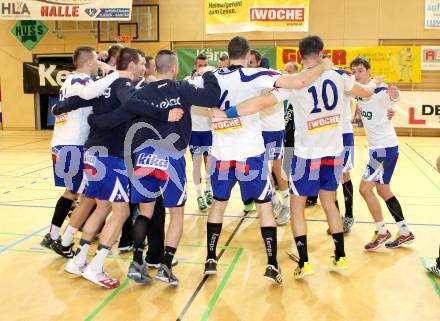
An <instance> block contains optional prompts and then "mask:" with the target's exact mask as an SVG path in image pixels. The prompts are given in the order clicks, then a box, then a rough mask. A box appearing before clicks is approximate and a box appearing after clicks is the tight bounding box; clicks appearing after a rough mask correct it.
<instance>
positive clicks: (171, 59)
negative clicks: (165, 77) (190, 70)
mask: <svg viewBox="0 0 440 321" xmlns="http://www.w3.org/2000/svg"><path fill="white" fill-rule="evenodd" d="M175 63H177V56H176V54H175V53H174V52H172V51H171V50H167V49H164V50H161V51H159V52H158V53H157V55H156V70H157V72H158V73H159V74H165V73H167V72H169V71H170V69H171V66H172V65H173V64H175Z"/></svg>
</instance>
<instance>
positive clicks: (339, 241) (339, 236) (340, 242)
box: [332, 232, 345, 260]
mask: <svg viewBox="0 0 440 321" xmlns="http://www.w3.org/2000/svg"><path fill="white" fill-rule="evenodd" d="M332 238H333V242H334V243H335V248H336V249H335V258H336V260H339V258H340V257H343V256H345V250H344V233H342V232H340V233H335V234H332Z"/></svg>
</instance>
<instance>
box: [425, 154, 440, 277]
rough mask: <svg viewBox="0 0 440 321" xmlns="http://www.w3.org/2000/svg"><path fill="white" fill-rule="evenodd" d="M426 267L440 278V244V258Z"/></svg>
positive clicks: (439, 256) (439, 254) (439, 251)
mask: <svg viewBox="0 0 440 321" xmlns="http://www.w3.org/2000/svg"><path fill="white" fill-rule="evenodd" d="M437 171H439V172H440V156H439V157H438V158H437ZM426 269H427V270H428V271H429V272H431V273H432V274H434V275H435V276H436V277H438V278H440V246H439V248H438V258H437V259H436V260H435V262H434V263H432V264H430V265H428V266H427V267H426Z"/></svg>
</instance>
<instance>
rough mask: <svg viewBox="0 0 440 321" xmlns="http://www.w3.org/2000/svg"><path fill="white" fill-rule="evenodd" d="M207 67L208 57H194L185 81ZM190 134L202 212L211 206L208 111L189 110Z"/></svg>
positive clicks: (210, 137)
mask: <svg viewBox="0 0 440 321" xmlns="http://www.w3.org/2000/svg"><path fill="white" fill-rule="evenodd" d="M206 66H208V57H206V55H205V54H203V53H201V54H199V55H198V56H197V57H196V61H195V64H194V72H193V75H191V76H190V77H188V78H187V79H194V76H197V75H198V72H200V70H201V69H202V68H204V67H206ZM191 120H192V132H191V138H190V141H189V151H190V153H191V156H192V160H193V161H192V164H193V168H192V175H193V181H194V185H195V187H196V193H197V205H198V207H199V210H200V211H202V212H204V211H206V210H208V207H209V206H211V204H212V191H211V178H210V175H209V168H210V166H211V162H210V161H211V157H210V156H209V154H210V150H211V145H212V132H211V120H210V119H209V117H208V110H207V109H206V108H203V107H197V106H193V107H192V108H191ZM202 162H203V163H204V164H205V190H204V191H202V174H201V172H202Z"/></svg>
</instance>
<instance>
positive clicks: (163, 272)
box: [156, 263, 179, 288]
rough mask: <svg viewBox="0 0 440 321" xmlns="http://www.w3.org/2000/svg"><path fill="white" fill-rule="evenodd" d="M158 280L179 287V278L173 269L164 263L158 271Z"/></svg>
mask: <svg viewBox="0 0 440 321" xmlns="http://www.w3.org/2000/svg"><path fill="white" fill-rule="evenodd" d="M156 280H159V281H162V282H165V283H169V284H170V285H171V286H172V287H173V288H177V287H178V286H179V280H178V279H177V278H176V276H175V275H174V274H173V272H172V271H171V269H169V268H168V267H167V266H166V265H165V264H163V263H161V264H160V267H159V271H157V274H156Z"/></svg>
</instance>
